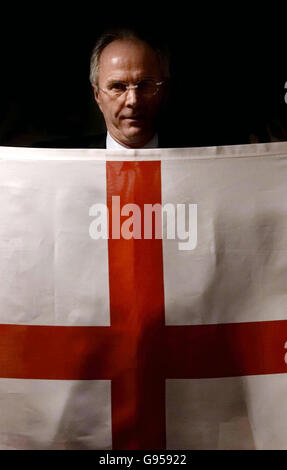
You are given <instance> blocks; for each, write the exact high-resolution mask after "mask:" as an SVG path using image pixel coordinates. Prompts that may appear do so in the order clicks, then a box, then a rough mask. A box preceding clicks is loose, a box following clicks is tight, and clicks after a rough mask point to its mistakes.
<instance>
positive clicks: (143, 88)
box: [137, 80, 158, 96]
mask: <svg viewBox="0 0 287 470" xmlns="http://www.w3.org/2000/svg"><path fill="white" fill-rule="evenodd" d="M137 89H138V92H139V93H140V94H141V95H142V96H152V95H155V94H156V92H157V90H158V88H157V85H156V83H155V82H154V81H153V80H142V81H141V82H139V83H138V86H137Z"/></svg>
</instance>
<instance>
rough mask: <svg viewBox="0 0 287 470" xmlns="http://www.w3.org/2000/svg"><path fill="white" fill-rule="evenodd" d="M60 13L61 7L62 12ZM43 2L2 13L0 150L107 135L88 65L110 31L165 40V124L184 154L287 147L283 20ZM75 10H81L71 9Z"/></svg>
mask: <svg viewBox="0 0 287 470" xmlns="http://www.w3.org/2000/svg"><path fill="white" fill-rule="evenodd" d="M59 5H60V4H59ZM59 5H53V6H51V4H50V3H49V4H48V3H47V4H46V3H41V4H40V3H38V4H37V6H35V7H29V9H28V8H27V5H24V6H23V5H22V8H21V10H20V9H19V6H18V5H17V4H15V5H13V4H11V5H10V7H9V11H8V8H7V9H6V10H5V11H4V10H3V8H2V14H1V28H0V41H1V42H0V46H1V48H0V53H1V88H0V103H1V108H0V109H1V112H0V144H1V145H13V146H29V145H33V144H34V143H35V142H37V141H41V140H51V142H52V140H53V139H55V138H58V137H71V136H76V135H79V136H84V135H90V134H97V133H100V132H102V131H103V130H104V124H103V121H102V118H101V115H100V112H99V111H98V109H97V106H96V104H95V102H94V100H93V94H92V90H91V87H90V83H89V59H90V54H91V51H92V48H93V45H94V43H95V41H96V39H97V37H98V36H99V35H100V34H101V33H102V32H103V31H104V30H105V29H106V28H109V27H114V26H134V27H137V28H140V29H141V30H142V29H145V28H146V29H147V31H149V32H153V34H154V35H156V34H157V35H159V37H162V38H164V39H165V41H166V43H167V44H168V45H169V48H170V53H171V70H172V77H173V79H172V92H171V96H170V100H169V104H168V108H167V112H166V113H165V116H164V119H163V121H162V127H163V128H164V129H165V132H173V133H175V134H176V135H180V137H181V139H182V141H183V143H184V144H185V145H186V146H200V145H227V144H240V143H248V142H250V141H252V142H253V141H258V142H265V141H269V140H287V134H286V130H287V119H286V113H287V104H286V103H285V101H284V96H285V93H286V92H287V90H285V89H284V85H285V82H286V81H287V74H286V71H285V69H286V65H285V62H286V51H285V38H284V31H285V25H284V12H283V11H282V12H281V11H275V12H274V11H273V10H272V8H271V7H270V6H269V7H268V9H267V7H266V10H265V11H262V6H261V9H260V11H258V12H255V13H252V14H251V12H250V11H249V10H248V8H247V7H246V8H245V9H242V8H241V9H239V7H238V6H236V5H232V6H230V7H228V9H226V8H222V10H221V11H219V10H218V7H217V6H216V7H215V6H214V7H213V9H212V10H211V7H210V6H209V5H208V4H201V8H200V11H199V10H198V8H196V7H195V6H196V4H193V3H189V4H180V3H178V4H175V3H173V4H166V5H162V6H161V5H159V4H156V3H155V2H153V3H150V4H148V3H145V4H143V3H127V2H125V3H117V4H113V3H108V2H105V3H101V4H100V5H99V4H94V5H92V6H91V4H85V3H84V2H83V3H79V4H77V5H74V4H67V6H63V4H61V5H60V6H61V9H60V6H59ZM71 5H74V6H71Z"/></svg>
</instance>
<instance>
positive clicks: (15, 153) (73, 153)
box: [0, 142, 287, 161]
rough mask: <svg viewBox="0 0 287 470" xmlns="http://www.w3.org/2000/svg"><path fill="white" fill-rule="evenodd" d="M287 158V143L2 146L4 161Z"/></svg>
mask: <svg viewBox="0 0 287 470" xmlns="http://www.w3.org/2000/svg"><path fill="white" fill-rule="evenodd" d="M274 156H282V157H287V142H268V143H264V144H244V145H230V146H218V147H187V148H167V149H162V148H160V149H137V150H133V149H127V150H106V149H90V148H89V149H70V148H69V149H62V148H61V149H55V148H34V147H33V148H30V147H0V160H9V159H13V160H38V161H39V160H49V161H52V160H80V161H85V160H87V161H89V160H95V161H96V160H101V161H110V160H118V159H120V160H126V161H135V160H138V161H143V160H146V161H149V160H189V159H192V160H194V159H195V160H196V159H200V160H201V159H214V158H217V159H221V158H231V157H232V158H234V157H237V158H246V157H274Z"/></svg>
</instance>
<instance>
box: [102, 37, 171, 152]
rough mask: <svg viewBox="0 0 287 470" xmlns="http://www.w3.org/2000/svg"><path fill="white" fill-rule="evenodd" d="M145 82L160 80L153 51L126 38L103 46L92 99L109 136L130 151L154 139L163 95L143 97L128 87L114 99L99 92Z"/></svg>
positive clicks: (144, 44)
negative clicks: (99, 111)
mask: <svg viewBox="0 0 287 470" xmlns="http://www.w3.org/2000/svg"><path fill="white" fill-rule="evenodd" d="M144 79H147V80H148V79H152V80H155V81H156V82H159V81H161V80H162V79H163V77H162V74H161V70H160V65H159V61H158V57H157V55H156V52H155V51H154V50H153V49H152V48H151V47H150V46H149V45H148V44H146V43H145V42H143V41H140V40H132V39H130V40H126V39H125V40H116V41H113V42H111V43H110V44H108V46H106V47H105V49H104V50H103V52H102V54H101V56H100V62H99V77H98V87H94V94H95V99H96V101H97V103H98V105H99V107H100V109H101V111H102V113H103V115H104V118H105V121H106V126H107V129H108V131H109V133H110V134H111V136H112V137H113V138H114V139H115V140H116V141H118V142H119V143H120V144H123V145H125V146H127V147H131V148H137V147H142V146H144V145H145V144H146V143H147V142H148V141H149V140H150V139H151V138H152V137H153V135H154V133H155V119H156V115H157V113H158V111H159V107H160V104H161V101H162V98H163V92H162V91H161V90H159V91H158V92H157V93H156V94H155V95H152V96H149V97H146V96H143V95H142V94H141V93H140V92H138V91H137V89H136V88H135V89H133V88H131V89H128V90H126V91H125V93H123V94H122V95H121V96H118V97H116V98H115V97H114V96H111V95H110V94H109V93H108V92H106V91H103V90H102V89H103V88H104V89H106V90H108V89H110V87H111V86H112V85H113V84H116V86H118V83H125V84H128V85H136V84H137V83H138V82H139V81H141V80H144Z"/></svg>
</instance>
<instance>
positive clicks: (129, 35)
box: [90, 28, 170, 88]
mask: <svg viewBox="0 0 287 470" xmlns="http://www.w3.org/2000/svg"><path fill="white" fill-rule="evenodd" d="M119 39H133V40H137V41H138V40H141V41H144V42H146V43H147V44H149V46H151V47H152V48H153V49H154V51H155V52H156V53H157V56H158V59H159V64H160V67H161V70H162V74H163V78H168V77H169V76H170V72H169V53H168V50H167V48H166V46H163V45H158V44H155V43H154V42H153V41H152V40H148V39H146V38H144V37H143V36H141V35H140V34H138V33H137V32H136V31H134V30H132V29H123V28H122V29H114V30H111V31H107V32H106V33H104V34H103V35H102V36H101V37H100V38H99V39H98V40H97V42H96V44H95V47H94V49H93V51H92V55H91V60H90V82H91V84H92V86H94V87H96V88H98V79H99V63H100V56H101V54H102V52H103V50H104V49H105V47H106V46H107V45H108V44H110V43H111V42H113V41H116V40H119Z"/></svg>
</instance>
